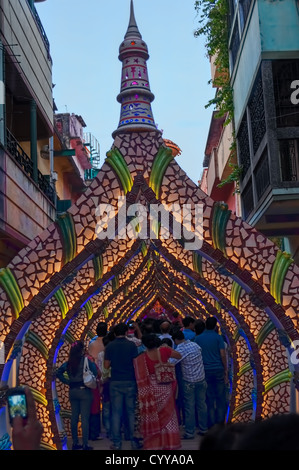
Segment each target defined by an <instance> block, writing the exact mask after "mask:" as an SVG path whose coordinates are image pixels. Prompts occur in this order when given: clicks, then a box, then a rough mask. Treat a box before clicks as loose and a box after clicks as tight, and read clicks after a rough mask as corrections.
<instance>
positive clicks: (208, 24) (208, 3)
mask: <svg viewBox="0 0 299 470" xmlns="http://www.w3.org/2000/svg"><path fill="white" fill-rule="evenodd" d="M228 3H229V2H228V0H196V1H195V10H196V12H197V14H198V15H199V28H198V29H197V30H196V31H195V32H194V36H195V37H199V36H204V37H205V38H206V44H205V45H206V49H207V54H208V56H209V57H211V58H213V59H212V60H214V65H215V67H216V68H217V74H215V78H214V80H213V81H212V80H210V83H212V84H213V86H214V87H216V88H217V92H216V94H215V97H214V98H212V99H211V100H210V101H209V102H208V103H207V104H206V108H208V107H209V106H215V109H216V110H217V111H218V112H217V116H218V117H222V116H225V118H226V119H225V125H227V124H228V123H230V122H232V121H233V117H234V101H233V88H232V86H231V84H230V75H229V48H228V39H229V25H228V15H229V5H228ZM230 150H231V157H230V162H229V166H230V167H231V168H232V172H231V174H230V175H229V176H228V178H226V179H225V180H223V181H222V182H221V183H220V184H219V185H218V187H222V186H224V185H225V184H228V183H232V182H235V183H236V189H235V193H238V192H239V182H240V176H241V173H242V168H241V167H239V166H238V165H237V164H236V163H233V161H232V160H233V158H234V156H235V154H236V142H235V136H233V143H232V145H231V148H230Z"/></svg>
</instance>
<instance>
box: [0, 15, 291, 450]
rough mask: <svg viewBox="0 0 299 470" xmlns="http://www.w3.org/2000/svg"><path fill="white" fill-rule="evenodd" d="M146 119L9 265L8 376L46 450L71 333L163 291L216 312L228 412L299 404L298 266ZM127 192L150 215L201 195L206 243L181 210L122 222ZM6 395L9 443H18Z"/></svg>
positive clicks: (137, 307) (2, 369)
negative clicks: (227, 376) (139, 228)
mask: <svg viewBox="0 0 299 470" xmlns="http://www.w3.org/2000/svg"><path fill="white" fill-rule="evenodd" d="M132 12H133V9H132V10H131V18H130V24H129V31H130V32H131V35H129V36H128V37H127V35H126V38H127V39H126V40H128V41H130V42H132V43H133V42H134V43H135V44H132V47H133V51H135V47H134V46H136V41H137V40H138V41H142V39H141V38H140V37H139V36H138V35H137V33H136V30H135V25H136V23H135V18H134V14H133V13H132ZM136 28H137V26H136ZM134 34H135V36H134ZM132 38H134V41H133V40H132ZM123 44H124V45H123ZM123 44H122V46H121V47H122V48H126V44H125V43H123ZM128 47H129V46H128ZM143 47H144V46H143ZM129 52H130V48H129ZM129 52H128V54H129ZM123 53H124V52H123ZM134 53H136V51H135V52H134ZM134 86H135V85H134ZM134 90H135V89H134ZM133 93H134V94H135V95H136V90H135V91H134V92H133ZM126 96H127V98H128V96H129V95H128V94H126ZM151 99H152V95H150V96H149V100H151ZM121 119H122V118H121ZM138 126H139V125H138ZM138 126H137V127H136V126H135V127H134V126H132V124H131V122H129V127H126V126H125V125H124V124H123V121H122V120H121V121H120V127H119V128H118V130H117V131H116V132H115V133H114V142H113V146H112V148H111V150H110V151H109V152H108V154H107V158H106V161H105V163H104V164H103V166H102V168H101V170H100V172H99V173H98V176H97V177H96V178H95V180H94V181H93V183H92V184H91V186H90V188H89V189H88V191H87V192H86V193H85V194H84V195H82V196H81V197H80V199H79V200H78V201H77V203H76V204H75V205H74V206H72V207H71V208H70V209H69V210H68V211H67V212H66V213H65V214H63V215H62V216H61V217H59V218H58V220H57V221H56V222H55V223H53V224H52V225H50V226H49V227H48V228H47V229H46V230H45V231H44V232H43V233H41V234H40V235H39V236H38V237H36V238H35V239H34V240H33V241H32V242H31V243H30V244H29V245H28V246H27V247H26V248H24V249H23V250H22V251H21V252H20V253H19V254H18V255H17V256H16V257H15V258H14V259H13V260H12V262H11V263H10V264H9V265H8V266H7V267H6V268H5V269H2V270H1V271H0V315H1V332H0V340H1V341H2V342H3V344H4V347H5V363H4V364H0V374H1V386H5V385H6V384H13V383H14V382H15V381H18V382H19V383H21V384H25V383H26V384H27V385H29V386H30V387H31V390H32V391H33V394H34V397H35V400H36V405H37V411H38V416H39V419H40V420H41V421H42V423H43V425H44V434H43V439H42V446H43V447H44V448H47V449H62V448H65V447H66V437H67V433H68V430H69V415H70V412H69V404H68V399H67V392H66V390H65V387H64V385H63V384H61V383H56V381H55V368H56V367H57V366H58V365H60V364H61V363H62V362H64V361H65V360H66V358H67V356H68V352H69V345H70V343H71V342H73V340H74V339H83V340H85V341H88V339H89V338H90V337H92V336H93V335H94V332H95V327H96V325H97V323H98V321H99V320H101V319H105V320H106V321H107V322H108V324H109V325H112V324H114V323H115V322H117V321H120V320H121V321H127V320H128V319H129V318H135V317H138V316H139V315H141V314H142V312H143V311H144V310H145V309H146V308H148V307H149V306H150V305H152V304H153V303H154V302H155V301H156V300H157V299H158V300H159V299H160V300H161V301H162V302H163V303H165V304H166V305H168V306H169V307H170V308H173V309H175V310H177V311H179V312H181V313H182V314H183V315H184V314H187V313H188V314H191V315H193V316H194V317H196V318H203V319H204V318H206V317H207V316H209V315H215V316H216V317H217V319H218V321H219V324H220V326H221V331H222V334H223V335H225V338H226V341H227V343H228V345H229V348H230V354H231V359H232V368H231V370H232V377H231V391H232V393H231V399H230V406H229V412H228V420H229V421H248V420H252V419H254V420H256V419H261V418H263V417H267V416H270V415H272V414H275V413H286V412H289V411H290V410H291V409H292V394H293V390H294V385H297V374H298V365H297V364H296V363H294V364H293V363H292V361H291V360H290V356H291V354H292V353H293V352H294V351H295V345H296V343H294V342H295V341H297V340H298V339H299V325H298V315H297V311H298V303H299V268H298V266H296V265H295V264H294V263H293V262H292V260H291V259H290V257H289V255H288V254H286V253H282V252H281V251H280V250H279V249H278V247H276V245H275V244H273V243H272V242H271V241H270V240H268V239H267V238H266V237H264V236H263V235H262V234H261V233H259V232H257V231H256V230H255V229H254V228H252V227H250V226H249V225H248V224H246V223H245V222H244V221H242V219H240V218H237V217H236V216H235V215H234V214H232V213H231V212H230V211H229V210H228V209H227V207H226V206H225V204H221V203H218V202H215V201H213V200H212V199H211V198H209V197H207V195H206V194H205V193H203V192H202V191H201V190H200V189H199V188H198V187H197V186H196V185H195V184H194V183H193V181H192V180H190V179H189V178H188V176H187V175H186V174H185V173H184V171H183V170H182V169H181V168H180V167H179V165H178V164H177V162H176V161H175V158H174V155H173V151H172V149H169V148H168V147H167V143H165V141H164V140H163V139H162V136H161V133H160V132H159V131H157V130H155V129H154V128H153V125H152V121H150V122H149V128H146V126H144V125H143V124H142V125H141V127H138ZM119 197H122V198H123V201H125V202H126V207H127V208H130V207H132V208H134V205H135V204H137V203H138V204H139V205H141V206H143V207H144V208H145V209H146V211H147V213H149V212H150V208H151V207H152V206H154V205H156V206H157V205H159V204H160V205H163V207H173V205H174V204H177V206H178V207H183V206H184V205H185V206H186V205H190V207H192V220H191V226H192V225H193V226H194V223H195V222H196V218H195V215H194V210H193V209H194V207H195V206H197V205H199V206H201V207H202V213H203V220H202V229H203V233H202V236H203V242H202V244H201V246H200V247H199V248H197V249H186V245H185V243H184V242H185V241H186V240H184V238H183V237H181V238H178V237H176V236H174V230H173V227H174V225H173V223H174V222H173V217H174V216H173V215H171V217H172V224H170V230H169V235H168V236H167V237H166V238H163V236H161V230H159V227H158V226H157V227H156V236H153V235H152V236H151V237H149V238H146V239H142V238H136V237H135V238H134V237H130V236H129V235H128V232H127V231H126V230H125V232H123V230H124V229H125V227H126V223H127V222H128V221H129V219H127V218H126V219H125V223H124V220H123V219H121V220H120V219H119V217H118V215H119V204H118V202H119ZM105 204H107V205H109V207H110V208H111V207H112V208H113V209H114V212H111V213H112V216H111V217H110V222H113V225H114V227H115V228H116V235H118V236H115V237H113V238H111V239H110V238H109V237H102V236H101V235H100V234H101V233H103V228H102V232H99V230H98V222H99V218H98V214H99V212H98V208H99V207H103V206H102V205H105ZM127 213H128V212H127ZM131 219H132V217H131ZM133 219H134V217H133ZM148 220H149V219H147V218H146V221H148ZM150 223H151V221H150ZM122 224H123V225H122ZM181 224H182V227H183V228H185V229H186V230H185V232H184V233H185V234H186V233H192V230H191V229H190V224H189V223H187V222H186V221H185V220H184V219H181ZM171 227H172V228H171ZM162 228H163V227H162ZM160 229H161V227H160ZM188 231H189V232H188ZM121 233H122V238H120V237H119V235H120V234H121ZM123 233H125V236H123ZM293 362H296V361H293ZM4 405H5V404H4V402H3V401H2V402H1V407H2V408H1V410H0V431H1V435H0V439H2V440H1V446H2V448H5V446H6V445H7V431H6V422H5V416H4V411H5V406H4Z"/></svg>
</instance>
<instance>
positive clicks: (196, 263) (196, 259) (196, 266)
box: [192, 251, 203, 277]
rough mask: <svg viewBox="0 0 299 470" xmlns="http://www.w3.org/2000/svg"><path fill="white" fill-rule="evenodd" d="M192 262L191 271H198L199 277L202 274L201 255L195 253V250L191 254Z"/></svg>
mask: <svg viewBox="0 0 299 470" xmlns="http://www.w3.org/2000/svg"><path fill="white" fill-rule="evenodd" d="M192 262H193V271H195V272H196V273H198V274H199V275H200V276H201V277H202V276H203V274H202V256H201V255H199V254H198V253H196V251H193V254H192Z"/></svg>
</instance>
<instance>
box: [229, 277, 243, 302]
mask: <svg viewBox="0 0 299 470" xmlns="http://www.w3.org/2000/svg"><path fill="white" fill-rule="evenodd" d="M241 290H242V287H241V286H240V284H238V283H237V282H236V281H234V282H233V283H232V289H231V293H230V298H231V300H230V301H231V304H232V305H233V306H234V307H236V308H239V301H240V295H241Z"/></svg>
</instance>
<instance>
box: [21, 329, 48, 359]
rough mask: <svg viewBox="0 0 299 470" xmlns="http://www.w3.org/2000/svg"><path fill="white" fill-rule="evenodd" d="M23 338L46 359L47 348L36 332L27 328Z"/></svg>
mask: <svg viewBox="0 0 299 470" xmlns="http://www.w3.org/2000/svg"><path fill="white" fill-rule="evenodd" d="M25 339H26V341H27V342H28V343H30V344H32V346H34V347H35V348H36V349H37V350H38V351H39V352H40V353H41V355H42V356H43V358H44V359H46V360H47V359H48V357H49V351H48V348H47V346H46V344H45V343H44V341H43V340H42V339H41V338H40V337H39V335H38V334H37V333H35V332H34V331H32V330H29V331H28V333H27V334H26V336H25Z"/></svg>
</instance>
